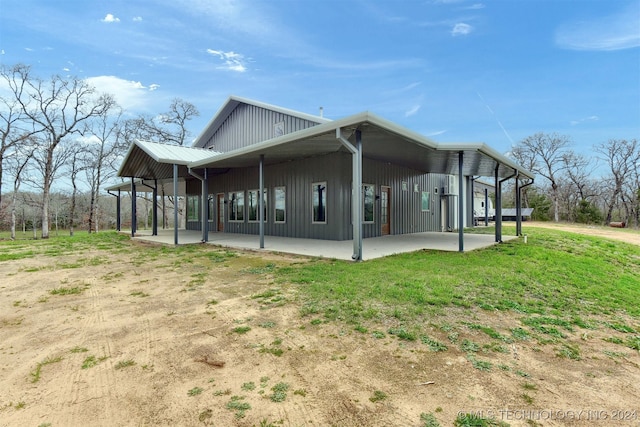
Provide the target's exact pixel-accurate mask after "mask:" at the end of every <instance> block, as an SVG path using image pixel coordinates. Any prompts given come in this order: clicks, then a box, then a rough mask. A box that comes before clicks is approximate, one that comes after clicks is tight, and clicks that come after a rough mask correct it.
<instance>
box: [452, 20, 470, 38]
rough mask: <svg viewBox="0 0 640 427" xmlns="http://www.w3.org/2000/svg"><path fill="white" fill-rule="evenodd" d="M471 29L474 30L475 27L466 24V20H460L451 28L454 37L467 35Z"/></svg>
mask: <svg viewBox="0 0 640 427" xmlns="http://www.w3.org/2000/svg"><path fill="white" fill-rule="evenodd" d="M471 31H473V27H472V26H471V25H469V24H465V23H464V22H458V23H457V24H455V25H454V26H453V29H452V30H451V35H452V36H454V37H457V36H466V35H467V34H469V33H470V32H471Z"/></svg>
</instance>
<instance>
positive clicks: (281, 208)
mask: <svg viewBox="0 0 640 427" xmlns="http://www.w3.org/2000/svg"><path fill="white" fill-rule="evenodd" d="M273 193H274V194H273V198H274V208H275V216H274V219H273V222H285V221H286V220H287V211H286V203H285V202H286V191H285V187H276V188H275V189H274V191H273Z"/></svg>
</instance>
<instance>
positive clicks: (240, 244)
mask: <svg viewBox="0 0 640 427" xmlns="http://www.w3.org/2000/svg"><path fill="white" fill-rule="evenodd" d="M129 234H131V233H130V232H129ZM516 238H517V237H516V236H503V241H508V240H512V239H516ZM134 239H135V240H139V241H146V242H153V243H161V244H168V245H173V244H174V231H173V230H159V231H158V235H157V236H151V232H150V231H145V230H142V231H140V232H138V233H136V237H135V238H134ZM195 243H202V232H201V231H191V230H179V232H178V244H180V245H183V244H195ZM208 243H209V244H211V245H216V246H221V247H228V248H234V249H248V250H253V251H265V252H282V253H288V254H296V255H304V256H308V257H322V258H335V259H341V260H351V255H352V254H353V241H351V240H344V241H335V240H316V239H297V238H292V237H278V236H265V237H264V249H260V237H259V236H257V235H253V234H235V233H217V232H211V233H209V242H208ZM495 244H496V242H495V236H494V235H493V234H489V235H487V234H465V235H464V250H465V251H467V252H468V251H472V250H476V249H480V248H485V247H488V246H492V245H495ZM423 249H431V250H437V251H451V252H457V251H458V233H438V232H429V233H413V234H401V235H393V236H381V237H371V238H368V239H364V240H363V243H362V258H363V260H370V259H374V258H381V257H385V256H389V255H393V254H399V253H405V252H414V251H418V250H423Z"/></svg>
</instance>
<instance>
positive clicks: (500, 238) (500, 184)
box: [496, 171, 518, 243]
mask: <svg viewBox="0 0 640 427" xmlns="http://www.w3.org/2000/svg"><path fill="white" fill-rule="evenodd" d="M517 175H518V171H515V172H513V173H512V174H511V175H509V176H508V177H506V178H503V179H501V180H500V181H498V188H497V191H498V192H499V193H500V212H498V208H497V207H496V239H497V240H496V241H497V242H498V243H502V183H503V182H505V181H508V180H510V179H511V178H513V177H514V176H517ZM496 176H497V173H496ZM498 213H499V214H500V215H498ZM498 218H500V222H499V224H500V226H499V227H498ZM498 228H499V230H498Z"/></svg>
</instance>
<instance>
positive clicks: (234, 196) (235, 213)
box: [229, 191, 244, 221]
mask: <svg viewBox="0 0 640 427" xmlns="http://www.w3.org/2000/svg"><path fill="white" fill-rule="evenodd" d="M229 205H230V206H229V221H244V191H236V192H235V193H230V194H229Z"/></svg>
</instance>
